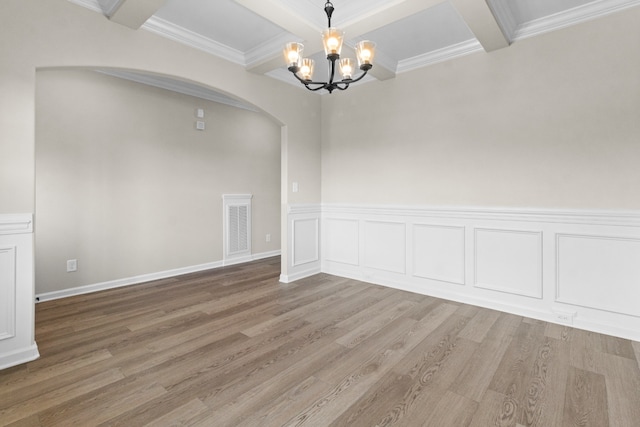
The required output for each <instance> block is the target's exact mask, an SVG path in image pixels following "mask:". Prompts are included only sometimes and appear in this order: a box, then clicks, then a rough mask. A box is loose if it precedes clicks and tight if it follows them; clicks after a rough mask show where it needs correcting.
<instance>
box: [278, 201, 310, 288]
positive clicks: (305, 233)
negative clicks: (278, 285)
mask: <svg viewBox="0 0 640 427" xmlns="http://www.w3.org/2000/svg"><path fill="white" fill-rule="evenodd" d="M287 230H288V233H287V235H288V239H287V242H286V243H285V244H286V245H287V250H286V254H287V258H288V259H287V260H286V263H287V271H286V274H285V273H283V274H281V275H280V281H281V282H283V283H289V282H293V281H294V280H298V279H302V278H304V277H308V276H312V275H314V274H318V273H320V205H289V206H288V207H287Z"/></svg>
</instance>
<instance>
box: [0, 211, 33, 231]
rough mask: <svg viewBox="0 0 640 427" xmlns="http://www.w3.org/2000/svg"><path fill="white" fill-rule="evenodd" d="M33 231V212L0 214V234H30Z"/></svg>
mask: <svg viewBox="0 0 640 427" xmlns="http://www.w3.org/2000/svg"><path fill="white" fill-rule="evenodd" d="M29 233H33V215H32V214H2V215H0V234H29Z"/></svg>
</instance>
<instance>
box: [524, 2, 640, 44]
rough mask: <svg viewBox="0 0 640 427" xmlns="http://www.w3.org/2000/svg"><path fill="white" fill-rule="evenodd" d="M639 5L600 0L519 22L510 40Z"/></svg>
mask: <svg viewBox="0 0 640 427" xmlns="http://www.w3.org/2000/svg"><path fill="white" fill-rule="evenodd" d="M638 5H640V0H602V1H597V2H593V3H589V4H586V5H584V6H578V7H575V8H573V9H569V10H566V11H564V12H559V13H556V14H554V15H551V16H548V17H545V18H540V19H535V20H533V21H530V22H525V23H523V24H520V25H519V26H518V27H517V28H516V29H515V31H514V32H513V35H512V37H511V38H512V40H513V41H516V40H522V39H526V38H529V37H534V36H538V35H540V34H544V33H548V32H550V31H555V30H559V29H561V28H565V27H569V26H571V25H575V24H579V23H581V22H585V21H589V20H592V19H596V18H600V17H603V16H606V15H609V14H611V13H615V12H618V11H621V10H624V9H628V8H631V7H634V6H638Z"/></svg>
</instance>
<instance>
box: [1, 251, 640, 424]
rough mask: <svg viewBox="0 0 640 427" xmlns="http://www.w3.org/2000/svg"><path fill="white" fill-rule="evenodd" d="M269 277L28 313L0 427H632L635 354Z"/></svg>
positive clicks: (637, 386)
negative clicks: (24, 351)
mask: <svg viewBox="0 0 640 427" xmlns="http://www.w3.org/2000/svg"><path fill="white" fill-rule="evenodd" d="M279 267H280V259H279V258H271V259H268V260H262V261H258V262H254V263H250V264H244V265H239V266H232V267H226V268H221V269H216V270H212V271H207V272H201V273H196V274H190V275H185V276H180V277H176V278H170V279H164V280H158V281H155V282H150V283H146V284H142V285H136V286H132V287H127V288H120V289H115V290H110V291H105V292H99V293H94V294H90V295H83V296H77V297H72V298H67V299H63V300H58V301H51V302H44V303H41V304H38V305H37V307H36V340H37V342H38V346H39V349H40V353H41V358H40V359H39V360H36V361H34V362H31V363H28V364H25V365H21V366H17V367H14V368H10V369H6V370H3V371H0V425H2V426H129V427H130V426H147V425H153V426H177V425H180V426H215V427H219V426H234V427H239V426H393V425H395V426H430V427H447V426H452V427H461V426H473V427H487V426H513V427H521V426H545V427H553V426H561V427H565V426H566V427H569V426H595V427H606V426H610V427H626V426H629V427H632V426H633V427H637V426H638V425H640V364H639V363H638V362H639V360H640V344H639V343H637V342H631V341H628V340H624V339H620V338H615V337H610V336H605V335H600V334H596V333H591V332H586V331H582V330H578V329H572V328H568V327H563V326H558V325H553V324H549V323H545V322H540V321H536V320H532V319H526V318H522V317H519V316H514V315H510V314H506V313H500V312H497V311H492V310H487V309H482V308H478V307H473V306H469V305H465V304H459V303H455V302H449V301H444V300H440V299H436V298H431V297H427V296H422V295H415V294H411V293H408V292H402V291H398V290H394V289H389V288H384V287H380V286H375V285H371V284H367V283H363V282H358V281H355V280H348V279H343V278H338V277H334V276H330V275H326V274H319V275H316V276H314V277H311V278H308V279H304V280H300V281H298V282H295V283H292V284H282V283H279V282H278V277H279V273H280V272H279Z"/></svg>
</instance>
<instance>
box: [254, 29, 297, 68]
mask: <svg viewBox="0 0 640 427" xmlns="http://www.w3.org/2000/svg"><path fill="white" fill-rule="evenodd" d="M292 41H298V42H302V39H300V37H297V36H294V35H291V34H289V33H283V34H280V35H278V36H276V37H274V38H272V39H270V40H267V41H266V42H264V43H262V44H260V45H258V46H256V47H254V48H252V49H250V50H248V51H247V52H246V53H245V54H244V58H245V66H246V67H248V68H250V67H251V66H253V65H254V64H259V63H260V62H262V61H265V60H269V59H271V58H273V57H275V56H279V55H280V53H281V52H282V49H283V46H284V45H285V44H287V43H289V42H292Z"/></svg>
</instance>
